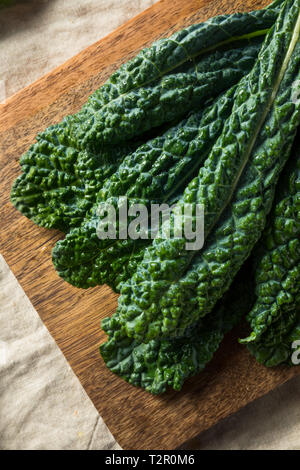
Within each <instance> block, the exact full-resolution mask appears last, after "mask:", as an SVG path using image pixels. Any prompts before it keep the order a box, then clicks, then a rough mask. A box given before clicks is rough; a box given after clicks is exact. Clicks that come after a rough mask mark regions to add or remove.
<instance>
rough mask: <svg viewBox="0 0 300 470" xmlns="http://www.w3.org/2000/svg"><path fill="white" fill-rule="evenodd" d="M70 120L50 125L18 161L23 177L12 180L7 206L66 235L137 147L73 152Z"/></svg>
mask: <svg viewBox="0 0 300 470" xmlns="http://www.w3.org/2000/svg"><path fill="white" fill-rule="evenodd" d="M68 126H69V119H65V120H64V121H63V122H62V123H60V124H56V125H53V126H51V127H49V128H48V129H47V130H46V131H45V132H42V133H40V134H39V135H38V136H37V138H36V139H37V142H36V143H35V144H33V145H32V146H31V147H30V149H29V150H28V151H27V152H26V153H25V154H24V155H23V156H22V157H21V160H20V164H21V168H22V170H23V173H22V174H21V175H20V176H19V177H18V178H17V179H16V180H15V182H14V184H13V187H12V190H11V202H12V203H13V205H14V206H15V207H16V208H17V209H18V210H19V211H20V212H21V213H22V214H24V215H25V216H26V217H28V218H29V219H31V220H33V222H35V223H36V224H38V225H41V226H42V227H46V228H58V229H60V230H62V231H63V232H67V231H68V230H69V229H70V228H71V227H75V226H78V225H80V223H81V222H82V220H83V219H84V217H85V215H86V213H87V212H88V211H89V209H90V208H91V207H92V205H93V203H94V202H95V201H96V196H97V194H98V192H99V190H100V189H101V188H102V186H103V183H104V181H105V180H106V179H107V178H108V177H109V176H111V175H112V174H113V173H114V172H115V171H116V169H117V168H118V166H119V164H120V162H121V161H122V159H123V157H124V156H125V155H127V154H128V153H130V152H131V151H133V150H135V148H136V147H137V146H138V144H137V143H136V144H135V143H125V144H123V146H119V147H111V148H109V147H107V148H103V149H102V150H101V151H99V153H98V154H92V153H91V152H88V151H85V150H78V148H77V144H76V141H75V140H74V141H73V139H72V138H71V137H70V135H69V133H68Z"/></svg>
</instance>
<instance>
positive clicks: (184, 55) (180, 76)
mask: <svg viewBox="0 0 300 470" xmlns="http://www.w3.org/2000/svg"><path fill="white" fill-rule="evenodd" d="M277 13H278V10H277V5H275V7H274V8H271V9H265V10H259V11H255V12H251V13H236V14H233V15H226V16H217V17H215V18H211V19H209V20H208V21H206V22H204V23H201V24H196V25H193V26H190V27H189V28H186V29H183V30H181V31H179V32H177V33H175V34H174V35H173V36H171V37H170V38H167V39H161V40H159V41H157V42H156V43H154V44H153V45H152V46H151V47H149V48H146V49H143V50H142V51H141V52H140V53H139V54H138V55H137V56H136V57H135V58H134V59H132V60H130V61H129V62H127V63H126V64H124V65H123V66H122V67H121V68H120V69H119V70H117V71H116V72H115V73H114V74H113V75H112V76H111V77H110V79H109V80H108V81H107V82H106V84H105V85H104V86H102V87H101V88H100V89H99V90H98V91H96V92H95V93H93V95H91V97H90V98H89V100H88V102H87V104H86V105H85V106H84V107H83V109H82V110H81V112H80V113H79V114H78V117H79V122H78V123H77V124H76V120H74V121H73V123H74V125H73V133H74V136H76V138H77V140H78V141H79V142H80V145H82V148H87V147H88V148H92V149H95V147H96V148H97V149H98V148H99V146H101V145H103V144H112V143H114V144H115V143H117V142H123V141H124V140H128V139H130V138H132V137H134V136H136V135H140V134H142V133H143V132H145V131H146V130H148V129H151V128H153V127H157V126H160V125H161V124H162V123H165V122H170V121H172V120H174V119H180V118H181V117H183V116H184V114H185V113H187V112H189V111H191V110H192V109H199V106H201V105H202V104H203V103H204V101H205V100H206V97H207V95H210V96H217V95H218V94H219V93H220V92H222V91H224V90H225V89H226V88H228V87H230V86H232V85H233V82H232V81H231V80H230V77H229V76H227V75H226V74H224V72H223V69H222V68H219V69H213V68H212V67H213V65H212V67H211V69H210V70H213V71H214V72H213V73H209V72H208V73H207V74H206V75H202V73H199V69H198V64H197V62H198V61H199V60H200V62H201V57H200V56H202V55H205V54H207V56H206V60H207V61H208V62H209V60H210V59H209V56H208V54H209V53H212V52H214V51H215V50H217V49H219V48H221V47H224V46H229V45H230V44H234V43H235V42H236V41H240V40H241V39H251V38H252V37H256V36H259V35H264V34H265V33H266V31H267V30H268V29H269V28H270V27H271V26H272V25H273V24H274V21H275V19H276V16H277ZM199 58H200V59H199ZM204 59H205V57H204Z"/></svg>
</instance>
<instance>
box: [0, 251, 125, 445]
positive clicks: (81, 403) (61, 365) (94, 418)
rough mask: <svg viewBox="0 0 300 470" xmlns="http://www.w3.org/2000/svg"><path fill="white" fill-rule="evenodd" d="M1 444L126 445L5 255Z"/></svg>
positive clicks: (1, 271)
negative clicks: (118, 438) (109, 425)
mask: <svg viewBox="0 0 300 470" xmlns="http://www.w3.org/2000/svg"><path fill="white" fill-rule="evenodd" d="M0 449H2V450H7V449H13V450H18V449H21V450H22V449H40V450H43V449H58V450H60V449H66V450H70V449H72V450H79V449H81V450H83V449H93V450H97V449H120V447H119V445H118V444H117V443H116V441H115V440H114V438H113V436H112V435H111V433H110V431H109V430H108V428H107V427H106V425H105V424H104V421H103V420H102V418H101V416H100V415H99V413H98V411H97V410H96V408H95V407H94V405H93V404H92V402H91V401H90V399H89V398H88V396H87V394H86V393H85V391H84V389H83V387H82V386H81V384H80V382H79V380H78V379H77V377H76V376H75V374H74V373H73V371H72V370H71V368H70V366H69V364H68V363H67V361H66V359H65V358H64V356H63V354H62V352H61V351H60V349H59V348H58V346H57V345H56V343H55V341H54V340H53V338H52V337H51V336H50V333H49V332H48V330H47V328H46V327H45V325H44V324H43V323H42V321H41V319H40V317H39V316H38V314H37V312H36V311H35V309H34V308H33V306H32V304H31V303H30V301H29V299H28V298H27V297H26V295H25V293H24V291H23V289H22V288H21V286H20V284H19V283H18V281H17V280H16V278H15V277H14V275H13V274H12V272H11V271H10V269H9V267H8V265H7V264H6V263H5V261H4V259H3V257H2V256H1V255H0Z"/></svg>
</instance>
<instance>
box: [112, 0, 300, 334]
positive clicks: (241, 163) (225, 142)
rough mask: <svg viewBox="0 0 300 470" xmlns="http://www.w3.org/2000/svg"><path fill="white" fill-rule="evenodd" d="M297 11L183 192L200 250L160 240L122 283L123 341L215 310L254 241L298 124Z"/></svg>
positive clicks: (289, 6)
mask: <svg viewBox="0 0 300 470" xmlns="http://www.w3.org/2000/svg"><path fill="white" fill-rule="evenodd" d="M299 11H300V1H299V0H296V1H294V2H293V1H292V0H288V1H287V2H285V3H284V6H283V8H282V11H281V13H280V15H279V17H278V19H277V21H276V24H275V26H274V28H272V30H271V31H270V33H269V34H268V35H267V38H266V40H265V42H264V45H263V46H262V49H261V51H260V54H259V58H258V61H257V62H256V65H255V66H254V68H253V70H252V71H251V72H250V73H249V75H248V76H246V77H245V78H243V79H242V80H241V82H240V84H239V86H238V89H237V91H236V99H235V102H234V107H233V112H232V114H231V116H230V117H229V118H228V119H227V121H226V122H225V124H224V129H223V132H222V134H221V136H220V137H219V138H218V139H217V141H216V144H215V145H214V147H213V148H212V151H211V153H210V155H209V157H208V159H207V160H206V162H205V164H204V166H203V167H202V168H201V169H200V172H199V176H198V177H196V178H195V179H194V180H192V182H191V183H190V184H189V185H188V186H187V188H186V190H185V192H184V194H183V198H182V200H181V202H182V201H183V202H187V203H192V204H196V203H201V204H203V205H204V207H205V237H206V239H205V246H204V248H203V249H202V250H201V251H200V253H199V252H195V251H188V250H186V248H185V245H186V242H187V240H186V239H185V238H184V237H181V238H179V237H178V238H170V239H165V238H164V237H160V236H158V237H157V239H155V240H154V241H153V244H152V245H151V246H150V247H148V248H146V250H145V254H144V258H143V261H141V262H140V263H139V264H138V266H137V270H136V272H135V274H134V275H133V276H132V277H131V279H128V280H127V281H125V282H124V283H123V284H122V285H121V296H120V298H119V307H118V315H119V316H120V318H121V319H122V321H123V322H124V325H125V328H126V332H127V335H128V336H132V337H134V338H136V339H137V340H138V341H145V342H148V341H150V340H152V339H154V338H159V337H172V336H178V335H180V334H181V333H182V331H184V330H185V329H186V328H187V327H188V326H189V325H191V324H194V323H195V322H196V321H197V320H198V319H199V318H200V317H203V316H205V315H206V314H208V313H209V312H210V311H211V310H212V308H213V307H214V305H215V303H216V301H217V300H218V299H219V298H220V297H221V296H222V295H223V294H224V292H225V291H226V290H227V289H228V288H229V286H230V284H231V282H232V280H233V278H234V276H235V274H236V273H237V272H238V270H239V269H240V267H241V265H242V264H243V263H244V261H245V260H246V259H247V258H248V256H249V254H250V252H251V250H252V248H253V246H254V245H255V243H256V242H257V241H258V239H259V238H260V236H261V233H262V230H263V229H264V226H265V223H266V216H267V215H268V213H269V211H270V209H271V205H272V201H273V197H274V191H275V186H276V183H277V180H278V177H279V174H280V171H281V170H282V168H283V166H284V164H285V162H286V160H287V158H288V156H289V152H290V148H291V144H292V142H293V139H294V137H295V132H296V128H297V126H298V125H299V121H300V104H299V101H297V100H294V90H293V84H294V82H295V81H296V80H299V79H300V41H299V33H300V14H299ZM172 220H174V219H171V223H172ZM162 233H163V232H162Z"/></svg>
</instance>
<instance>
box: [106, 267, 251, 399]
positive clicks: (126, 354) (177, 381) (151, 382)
mask: <svg viewBox="0 0 300 470" xmlns="http://www.w3.org/2000/svg"><path fill="white" fill-rule="evenodd" d="M251 287H252V286H251V280H250V279H249V268H248V264H247V263H246V265H245V266H244V267H243V268H242V270H241V272H240V273H239V276H238V278H237V279H236V280H235V281H234V283H233V285H232V287H231V289H230V290H229V291H228V293H227V294H226V295H225V296H224V298H223V299H222V300H221V301H219V302H218V304H217V305H216V306H215V308H214V311H213V313H212V315H211V316H209V317H207V318H204V319H203V320H201V321H200V322H199V323H198V324H197V325H194V326H192V327H191V328H189V329H188V330H187V331H186V332H185V335H184V336H183V337H180V338H175V339H173V340H167V339H165V340H157V339H156V340H155V339H154V340H151V341H149V342H148V343H139V342H137V341H136V340H134V339H133V338H128V336H127V335H126V332H125V331H124V329H122V324H121V323H120V322H118V320H117V318H116V317H113V318H107V319H105V320H103V321H102V327H103V329H104V330H105V331H106V333H107V334H109V335H110V334H111V337H109V339H108V341H107V342H106V343H104V344H103V345H102V346H101V347H100V352H101V355H102V357H103V359H104V361H105V363H106V365H107V367H108V368H109V369H110V370H111V371H112V372H114V373H115V374H117V375H119V376H120V377H122V379H124V380H126V381H127V382H129V383H130V384H132V385H135V386H139V387H142V388H144V389H145V390H147V391H148V392H150V393H153V394H160V393H163V392H165V391H166V388H167V387H168V386H170V387H172V388H173V389H175V390H180V389H181V387H182V385H183V383H184V381H185V380H186V379H187V378H188V377H192V376H193V375H195V374H197V373H199V372H201V371H202V370H203V369H204V368H205V366H206V365H207V363H208V362H210V361H211V359H212V357H213V355H214V353H215V352H216V351H217V349H218V348H219V345H220V343H221V341H222V339H223V337H224V335H225V334H226V333H227V332H229V331H230V330H231V329H232V328H233V327H234V326H236V325H237V324H238V323H239V322H240V320H241V318H242V317H243V316H244V315H245V312H247V311H248V310H249V308H251V304H252V297H253V295H252V289H251Z"/></svg>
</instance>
